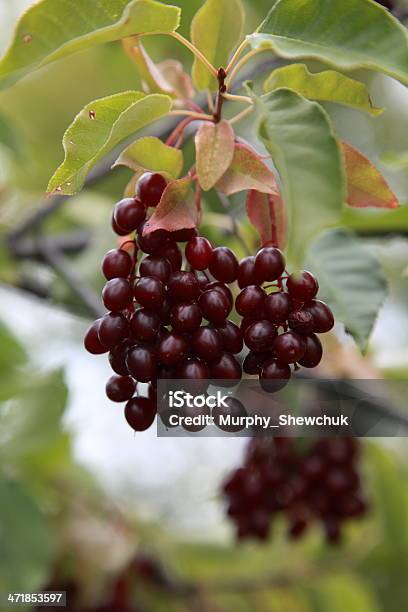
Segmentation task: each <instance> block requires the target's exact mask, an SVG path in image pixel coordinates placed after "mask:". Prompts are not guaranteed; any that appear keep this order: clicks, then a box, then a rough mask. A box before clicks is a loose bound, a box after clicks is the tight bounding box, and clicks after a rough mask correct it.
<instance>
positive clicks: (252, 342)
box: [244, 320, 277, 352]
mask: <svg viewBox="0 0 408 612" xmlns="http://www.w3.org/2000/svg"><path fill="white" fill-rule="evenodd" d="M276 336H277V331H276V328H275V326H274V325H273V324H272V323H271V322H270V321H266V320H264V321H257V322H256V323H253V324H252V325H250V326H249V327H248V328H247V329H246V330H245V333H244V340H245V344H246V345H247V347H248V348H249V349H251V351H257V352H259V351H265V350H269V349H271V348H272V344H273V342H274V340H275V338H276Z"/></svg>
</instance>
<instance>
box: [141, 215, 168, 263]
mask: <svg viewBox="0 0 408 612" xmlns="http://www.w3.org/2000/svg"><path fill="white" fill-rule="evenodd" d="M147 223H148V221H143V223H142V224H141V225H140V227H139V230H138V233H137V244H138V246H139V248H140V250H141V251H143V253H149V254H150V255H152V254H153V253H156V251H159V250H160V251H162V249H163V248H164V245H165V243H166V242H167V241H168V239H169V233H168V232H167V231H166V230H162V229H159V230H156V231H154V232H149V233H148V234H145V235H143V232H144V230H145V228H146V227H147ZM161 256H162V257H163V254H162V253H161Z"/></svg>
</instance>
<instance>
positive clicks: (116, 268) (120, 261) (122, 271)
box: [102, 249, 133, 280]
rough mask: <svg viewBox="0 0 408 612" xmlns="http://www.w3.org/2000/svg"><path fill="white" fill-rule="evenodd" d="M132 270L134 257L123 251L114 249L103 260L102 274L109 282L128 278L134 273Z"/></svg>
mask: <svg viewBox="0 0 408 612" xmlns="http://www.w3.org/2000/svg"><path fill="white" fill-rule="evenodd" d="M132 270H133V260H132V257H131V256H130V255H129V253H127V252H126V251H123V250H122V249H112V250H111V251H109V252H108V253H106V255H105V257H104V258H103V262H102V272H103V274H104V275H105V278H106V279H107V280H111V279H112V278H127V277H128V276H129V275H130V274H131V273H132Z"/></svg>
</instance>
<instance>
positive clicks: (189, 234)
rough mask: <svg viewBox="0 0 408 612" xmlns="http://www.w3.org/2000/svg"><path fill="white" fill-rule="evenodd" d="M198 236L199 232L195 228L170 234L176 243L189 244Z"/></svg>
mask: <svg viewBox="0 0 408 612" xmlns="http://www.w3.org/2000/svg"><path fill="white" fill-rule="evenodd" d="M196 236H198V232H197V230H196V228H195V227H191V228H186V229H180V230H176V231H174V232H170V237H171V238H172V239H173V240H174V241H175V242H188V241H189V240H192V239H193V238H195V237H196Z"/></svg>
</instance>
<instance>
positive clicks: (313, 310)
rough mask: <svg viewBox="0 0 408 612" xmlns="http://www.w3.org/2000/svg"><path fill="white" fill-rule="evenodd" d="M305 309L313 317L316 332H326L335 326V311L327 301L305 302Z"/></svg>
mask: <svg viewBox="0 0 408 612" xmlns="http://www.w3.org/2000/svg"><path fill="white" fill-rule="evenodd" d="M304 310H305V311H306V312H309V313H310V314H311V315H312V317H313V321H314V329H313V331H314V332H315V334H325V333H326V332H329V331H330V330H331V329H332V328H333V327H334V316H333V313H332V311H331V310H330V308H329V307H328V306H327V304H326V303H325V302H321V301H320V300H312V301H311V302H307V303H306V304H305V306H304Z"/></svg>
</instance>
